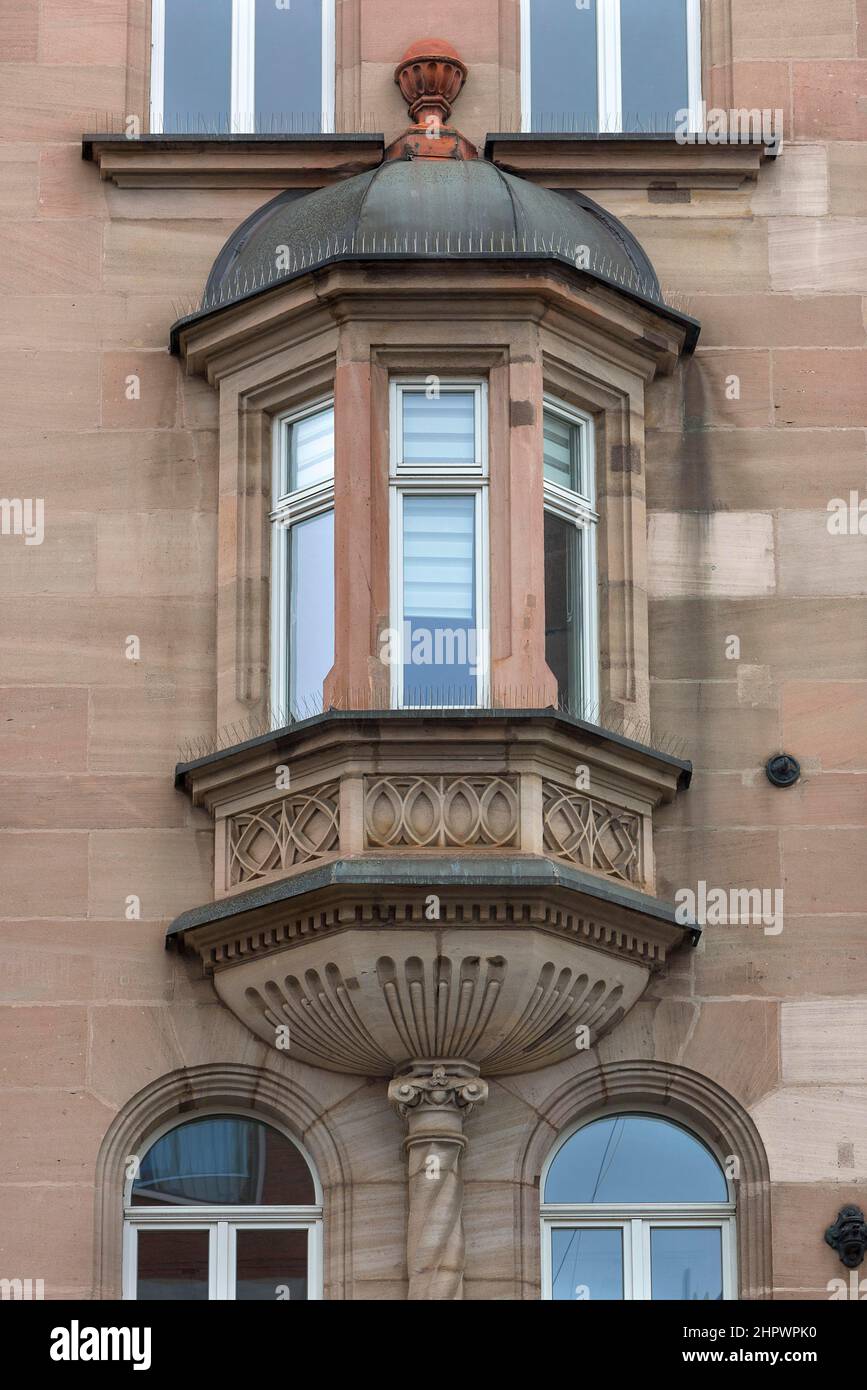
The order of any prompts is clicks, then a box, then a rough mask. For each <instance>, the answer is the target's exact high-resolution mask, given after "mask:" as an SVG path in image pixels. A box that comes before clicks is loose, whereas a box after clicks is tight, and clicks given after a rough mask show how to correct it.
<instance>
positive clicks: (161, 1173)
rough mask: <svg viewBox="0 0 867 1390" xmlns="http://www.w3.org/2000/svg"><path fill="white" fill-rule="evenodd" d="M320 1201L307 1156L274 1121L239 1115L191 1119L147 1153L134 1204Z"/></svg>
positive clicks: (297, 1203)
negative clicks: (246, 1118)
mask: <svg viewBox="0 0 867 1390" xmlns="http://www.w3.org/2000/svg"><path fill="white" fill-rule="evenodd" d="M315 1201H316V1197H315V1190H314V1187H313V1179H312V1177H311V1174H310V1169H309V1168H308V1167H307V1164H306V1162H305V1161H304V1157H303V1155H302V1154H301V1153H300V1152H299V1151H298V1149H297V1148H296V1147H295V1145H294V1144H292V1143H290V1141H289V1140H288V1139H286V1138H285V1137H284V1136H283V1135H282V1134H279V1133H278V1132H277V1130H275V1129H272V1128H271V1127H270V1125H263V1124H260V1123H259V1122H258V1121H256V1120H245V1119H241V1118H238V1117H236V1116H231V1115H227V1116H217V1117H213V1118H207V1119H202V1120H193V1121H191V1122H190V1123H189V1124H185V1125H180V1126H178V1128H177V1129H173V1130H170V1131H169V1133H168V1134H164V1135H163V1137H162V1139H158V1140H157V1142H156V1143H155V1144H154V1145H152V1147H151V1148H150V1149H149V1150H148V1152H147V1153H146V1154H145V1156H144V1158H143V1159H142V1161H141V1165H140V1168H139V1174H138V1177H137V1178H136V1180H135V1182H134V1184H133V1189H132V1205H133V1206H165V1205H166V1204H172V1203H174V1204H186V1205H217V1204H220V1205H223V1204H226V1205H230V1206H248V1205H260V1206H273V1205H275V1204H279V1205H282V1206H308V1205H312V1204H313V1203H314V1202H315Z"/></svg>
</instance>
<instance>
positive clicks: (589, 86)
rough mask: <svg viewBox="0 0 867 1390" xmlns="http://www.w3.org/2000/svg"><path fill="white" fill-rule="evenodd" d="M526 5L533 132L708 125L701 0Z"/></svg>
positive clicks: (525, 1) (527, 112)
mask: <svg viewBox="0 0 867 1390" xmlns="http://www.w3.org/2000/svg"><path fill="white" fill-rule="evenodd" d="M521 5H522V8H521V54H522V56H521V105H522V111H523V126H524V129H525V130H534V131H576V132H593V131H603V132H606V133H615V132H618V131H636V132H637V131H650V132H662V131H673V130H674V129H675V128H676V127H677V126H679V125H680V124H681V122H684V124H686V125H688V128H689V129H690V130H698V129H700V125H701V0H652V3H649V0H521ZM687 112H688V113H689V116H688V121H687V120H686V117H685V113H687Z"/></svg>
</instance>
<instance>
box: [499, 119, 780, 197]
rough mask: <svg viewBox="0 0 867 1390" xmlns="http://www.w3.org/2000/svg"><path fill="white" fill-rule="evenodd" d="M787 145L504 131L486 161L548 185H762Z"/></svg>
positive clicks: (600, 186)
mask: <svg viewBox="0 0 867 1390" xmlns="http://www.w3.org/2000/svg"><path fill="white" fill-rule="evenodd" d="M779 152H780V145H779V144H778V143H777V142H775V141H772V142H771V143H766V142H765V140H764V139H761V138H758V139H753V138H746V139H740V138H730V139H725V140H721V141H716V142H710V141H708V142H703V141H701V140H700V139H691V140H689V141H688V142H686V143H684V144H681V143H680V142H679V141H678V140H677V139H676V138H675V136H674V135H673V134H670V135H669V134H659V135H653V134H648V135H633V134H628V133H624V134H611V135H599V134H590V135H583V134H573V133H568V134H563V133H558V132H553V133H550V134H544V133H536V132H532V131H531V132H512V133H505V132H499V133H494V134H490V135H488V136H487V137H486V140H485V158H486V159H489V160H491V162H492V163H493V164H496V165H497V166H498V167H499V168H501V169H504V170H505V171H506V172H507V173H510V174H517V175H519V176H520V177H521V178H525V179H530V180H531V181H533V182H534V183H541V184H544V185H545V187H546V188H555V189H558V190H561V191H563V190H565V189H570V188H571V189H580V190H584V189H588V188H630V187H631V188H647V189H653V188H661V189H692V188H718V189H738V188H741V187H743V185H744V184H751V183H755V182H756V180H757V178H758V175H759V171H760V170H761V167H762V165H763V164H765V163H766V162H767V161H768V160H770V159H775V158H776V157H777V155H778V154H779Z"/></svg>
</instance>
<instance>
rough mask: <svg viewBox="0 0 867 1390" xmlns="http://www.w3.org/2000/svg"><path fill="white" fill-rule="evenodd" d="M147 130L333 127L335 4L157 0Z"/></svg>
mask: <svg viewBox="0 0 867 1390" xmlns="http://www.w3.org/2000/svg"><path fill="white" fill-rule="evenodd" d="M152 29H153V32H152V40H151V43H152V46H151V131H153V132H156V133H158V134H162V133H166V134H187V133H190V134H200V133H204V134H243V133H247V132H253V131H256V132H259V133H260V134H267V133H268V132H271V131H273V132H280V133H292V132H318V131H328V130H333V128H334V0H153V25H152Z"/></svg>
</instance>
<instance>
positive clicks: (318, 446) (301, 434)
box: [281, 406, 334, 495]
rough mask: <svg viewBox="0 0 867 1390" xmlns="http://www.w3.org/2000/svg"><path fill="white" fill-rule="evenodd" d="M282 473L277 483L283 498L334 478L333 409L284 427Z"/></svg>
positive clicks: (331, 407)
mask: <svg viewBox="0 0 867 1390" xmlns="http://www.w3.org/2000/svg"><path fill="white" fill-rule="evenodd" d="M286 430H287V433H288V440H287V449H286V461H285V465H284V466H285V470H286V476H285V477H284V478H283V479H282V481H281V489H282V493H283V495H285V494H286V493H287V492H300V491H301V489H302V488H305V487H313V485H314V484H315V483H326V482H328V481H330V479H332V478H333V477H334V407H333V406H329V407H328V409H327V410H320V411H317V413H316V414H315V415H308V416H306V418H305V419H303V420H296V421H295V422H294V423H293V424H291V425H287V426H286Z"/></svg>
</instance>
